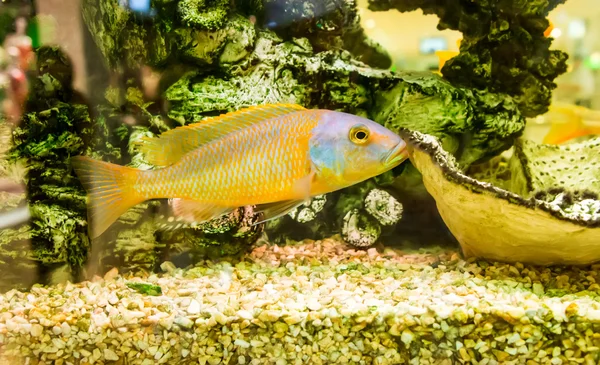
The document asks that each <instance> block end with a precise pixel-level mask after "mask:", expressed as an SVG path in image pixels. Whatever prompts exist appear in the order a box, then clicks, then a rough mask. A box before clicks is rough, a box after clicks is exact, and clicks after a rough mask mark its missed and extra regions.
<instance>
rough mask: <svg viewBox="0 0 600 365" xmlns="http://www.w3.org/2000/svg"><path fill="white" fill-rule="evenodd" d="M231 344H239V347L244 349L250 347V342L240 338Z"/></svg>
mask: <svg viewBox="0 0 600 365" xmlns="http://www.w3.org/2000/svg"><path fill="white" fill-rule="evenodd" d="M233 344H234V345H236V346H239V347H241V348H244V349H247V348H249V347H250V343H249V342H248V341H244V340H240V339H237V340H235V341H233Z"/></svg>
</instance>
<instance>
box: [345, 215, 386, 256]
mask: <svg viewBox="0 0 600 365" xmlns="http://www.w3.org/2000/svg"><path fill="white" fill-rule="evenodd" d="M380 235H381V226H380V225H379V222H377V220H375V219H374V218H373V217H371V216H369V215H368V214H365V213H364V211H362V210H359V209H353V210H350V211H348V213H346V215H345V216H344V223H343V225H342V238H343V239H344V241H345V242H347V243H349V244H351V245H352V246H356V247H370V246H373V245H374V244H375V242H377V239H378V238H379V236H380Z"/></svg>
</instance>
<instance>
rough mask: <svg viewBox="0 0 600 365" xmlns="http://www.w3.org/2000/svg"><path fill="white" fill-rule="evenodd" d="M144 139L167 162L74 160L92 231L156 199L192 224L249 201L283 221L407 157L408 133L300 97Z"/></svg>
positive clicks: (150, 152)
mask: <svg viewBox="0 0 600 365" xmlns="http://www.w3.org/2000/svg"><path fill="white" fill-rule="evenodd" d="M139 146H140V150H141V151H142V152H143V153H144V154H145V157H146V159H147V160H148V161H151V162H152V163H153V164H155V165H159V166H164V167H162V168H159V169H156V170H149V171H143V170H137V169H132V168H128V167H121V166H117V165H113V164H109V163H106V162H101V161H95V160H92V159H90V158H87V157H74V158H73V167H74V169H75V171H76V173H77V175H78V176H79V177H80V179H81V181H82V184H83V185H84V188H85V189H86V190H87V191H88V192H89V195H88V197H89V202H88V210H89V214H88V216H89V220H90V221H91V222H92V223H91V225H90V235H91V236H92V237H97V236H98V235H100V234H101V233H102V232H104V231H105V230H106V229H107V228H108V227H109V226H110V225H111V224H112V223H113V222H114V221H115V220H117V219H118V218H119V216H120V215H121V214H123V213H124V212H125V211H126V210H127V209H129V208H130V207H132V206H134V205H136V204H138V203H140V202H143V201H146V200H151V199H165V198H174V199H175V200H174V201H173V210H174V212H175V214H176V215H177V216H178V217H179V218H181V219H183V220H185V221H187V222H203V221H207V220H210V219H213V218H216V217H218V216H220V215H223V214H225V213H228V212H230V211H231V210H233V209H235V208H237V207H240V206H246V205H257V211H259V212H262V213H263V214H264V216H265V220H269V219H273V218H276V217H279V216H281V215H283V214H286V213H287V212H289V210H291V209H292V208H294V207H295V206H297V205H299V204H302V203H303V202H304V201H306V200H307V199H309V198H310V197H312V196H315V195H320V194H324V193H328V192H331V191H334V190H338V189H341V188H344V187H346V186H350V185H352V184H355V183H357V182H360V181H363V180H366V179H368V178H370V177H372V176H375V175H377V174H380V173H382V172H385V171H387V170H389V169H391V168H393V167H394V166H396V165H398V164H399V163H401V162H402V161H404V160H405V159H406V158H407V155H406V149H405V147H406V145H405V144H404V142H403V141H402V140H401V139H400V137H398V136H397V135H396V134H395V133H393V132H391V131H389V130H388V129H386V128H385V127H383V126H381V125H379V124H377V123H375V122H373V121H371V120H368V119H366V118H361V117H358V116H354V115H351V114H346V113H341V112H335V111H330V110H316V109H313V110H308V109H305V108H303V107H301V106H299V105H291V104H272V105H261V106H255V107H250V108H246V109H242V110H240V111H236V112H231V113H227V114H225V115H221V116H219V117H216V118H210V119H209V120H208V121H206V122H200V123H195V124H192V125H189V126H186V127H180V128H176V129H174V130H171V131H168V132H165V133H163V134H162V135H161V136H160V137H158V138H150V139H145V140H144V141H142V143H141V144H140V145H139Z"/></svg>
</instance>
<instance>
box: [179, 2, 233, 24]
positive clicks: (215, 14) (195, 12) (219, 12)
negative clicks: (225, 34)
mask: <svg viewBox="0 0 600 365" xmlns="http://www.w3.org/2000/svg"><path fill="white" fill-rule="evenodd" d="M177 10H178V12H179V17H180V19H181V22H182V23H183V24H184V25H185V26H188V27H192V28H197V29H205V30H216V29H219V28H221V27H222V26H223V25H224V24H225V21H226V20H227V14H228V12H229V0H180V1H179V4H178V7H177Z"/></svg>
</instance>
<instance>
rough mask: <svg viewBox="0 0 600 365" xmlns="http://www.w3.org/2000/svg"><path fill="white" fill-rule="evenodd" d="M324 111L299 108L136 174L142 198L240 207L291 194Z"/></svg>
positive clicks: (303, 171)
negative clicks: (170, 199) (312, 133)
mask: <svg viewBox="0 0 600 365" xmlns="http://www.w3.org/2000/svg"><path fill="white" fill-rule="evenodd" d="M323 112H324V111H320V110H305V111H302V112H295V113H290V114H287V115H284V116H281V117H276V118H271V119H267V120H265V121H264V122H261V123H257V124H254V125H251V126H249V127H247V128H245V129H243V130H240V131H237V132H235V133H231V134H228V135H226V136H224V137H222V138H220V139H217V140H215V141H213V142H210V143H208V144H205V145H203V146H202V147H200V148H198V149H197V150H195V151H192V152H190V153H188V154H187V155H185V156H184V157H183V158H182V159H181V160H180V161H178V162H177V163H175V164H173V165H171V166H169V167H166V168H163V169H161V170H155V171H152V172H148V173H146V174H142V175H140V179H139V180H138V189H139V190H138V191H141V192H142V194H144V195H146V196H147V198H148V199H157V198H166V197H169V198H173V197H177V198H183V199H190V200H196V201H200V202H203V203H207V204H215V205H221V206H243V205H250V204H260V203H261V202H265V203H266V202H271V201H278V200H287V199H291V198H293V197H294V196H293V194H294V191H293V189H294V186H295V183H296V182H297V181H298V180H299V179H301V178H302V177H304V176H306V175H307V174H308V172H309V169H310V164H309V160H308V142H309V139H310V136H311V131H312V129H313V128H315V127H316V126H317V125H318V123H319V119H320V116H321V113H323Z"/></svg>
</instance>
